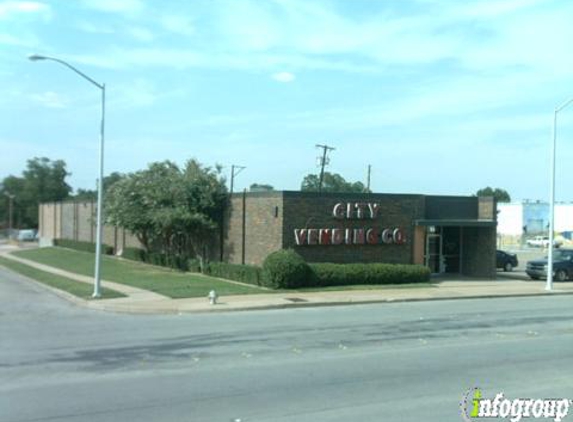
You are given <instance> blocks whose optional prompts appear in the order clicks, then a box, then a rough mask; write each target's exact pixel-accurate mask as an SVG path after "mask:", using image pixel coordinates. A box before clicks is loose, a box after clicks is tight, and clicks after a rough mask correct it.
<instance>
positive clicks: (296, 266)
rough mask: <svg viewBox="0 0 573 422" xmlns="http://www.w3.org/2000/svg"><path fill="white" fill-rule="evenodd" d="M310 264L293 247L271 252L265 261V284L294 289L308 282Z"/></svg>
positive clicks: (277, 287) (276, 287)
mask: <svg viewBox="0 0 573 422" xmlns="http://www.w3.org/2000/svg"><path fill="white" fill-rule="evenodd" d="M307 278H308V265H307V263H306V262H305V261H304V259H303V258H302V257H301V256H300V255H299V254H297V253H296V252H295V251H293V250H292V249H283V250H280V251H276V252H273V253H271V254H270V255H269V256H267V257H266V258H265V261H264V262H263V279H262V282H263V286H265V287H270V288H272V289H294V288H297V287H303V286H305V285H306V283H307Z"/></svg>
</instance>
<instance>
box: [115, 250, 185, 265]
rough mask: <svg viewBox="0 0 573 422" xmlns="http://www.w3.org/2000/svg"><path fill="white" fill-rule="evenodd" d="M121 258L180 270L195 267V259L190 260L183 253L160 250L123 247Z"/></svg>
mask: <svg viewBox="0 0 573 422" xmlns="http://www.w3.org/2000/svg"><path fill="white" fill-rule="evenodd" d="M121 256H122V258H125V259H129V260H132V261H140V262H145V263H147V264H152V265H158V266H161V267H169V268H173V269H176V270H181V271H189V269H190V268H193V269H195V265H194V262H195V260H190V259H188V258H187V257H186V256H184V255H168V254H165V253H160V252H147V251H145V250H143V249H140V248H131V247H127V248H123V251H122V253H121Z"/></svg>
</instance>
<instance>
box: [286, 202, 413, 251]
mask: <svg viewBox="0 0 573 422" xmlns="http://www.w3.org/2000/svg"><path fill="white" fill-rule="evenodd" d="M380 208H381V207H380V204H379V203H377V202H347V203H345V202H339V203H338V204H336V205H335V206H334V208H333V209H332V216H333V217H334V218H335V219H336V220H339V221H347V220H370V221H374V220H376V218H378V215H379V213H380ZM294 238H295V242H296V245H297V246H303V245H309V246H313V245H380V244H386V245H388V244H396V245H402V244H404V243H405V242H406V238H405V236H404V232H403V231H402V229H401V228H400V227H385V228H384V227H358V228H356V227H352V228H322V229H309V228H305V229H294Z"/></svg>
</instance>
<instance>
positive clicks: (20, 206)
mask: <svg viewBox="0 0 573 422" xmlns="http://www.w3.org/2000/svg"><path fill="white" fill-rule="evenodd" d="M69 175H70V173H68V171H67V170H66V163H65V162H64V161H63V160H54V161H52V160H50V159H48V158H46V157H42V158H38V157H36V158H33V159H31V160H28V161H27V164H26V169H25V170H24V171H23V173H22V176H21V177H17V176H8V177H6V178H4V180H3V181H2V188H1V192H0V195H1V196H2V197H4V198H6V194H11V195H14V208H13V213H14V220H13V221H14V223H15V226H16V227H29V228H37V227H38V204H39V203H41V202H51V201H61V200H62V199H66V198H67V197H68V196H69V194H70V192H71V190H72V189H71V187H70V186H69V185H68V184H67V183H66V178H67V177H68V176H69ZM5 202H6V201H0V204H1V205H0V208H2V209H3V211H2V212H1V213H0V214H1V215H2V216H3V217H4V219H5V218H6V217H7V203H5Z"/></svg>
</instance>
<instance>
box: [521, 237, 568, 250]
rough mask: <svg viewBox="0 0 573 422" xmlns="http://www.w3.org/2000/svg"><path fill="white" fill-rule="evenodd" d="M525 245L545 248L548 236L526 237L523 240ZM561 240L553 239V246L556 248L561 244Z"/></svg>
mask: <svg viewBox="0 0 573 422" xmlns="http://www.w3.org/2000/svg"><path fill="white" fill-rule="evenodd" d="M525 243H526V244H527V246H531V247H535V248H547V247H548V246H549V237H548V236H535V237H534V238H533V239H527V242H525ZM562 243H563V242H561V241H560V240H557V239H553V246H555V247H556V248H558V247H559V246H561V245H562Z"/></svg>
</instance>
